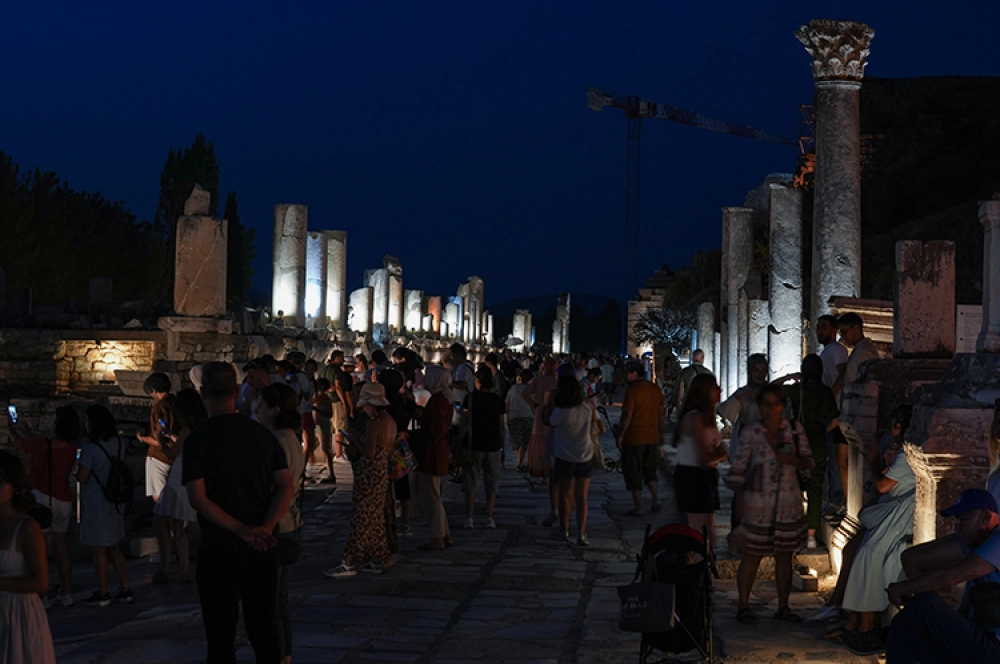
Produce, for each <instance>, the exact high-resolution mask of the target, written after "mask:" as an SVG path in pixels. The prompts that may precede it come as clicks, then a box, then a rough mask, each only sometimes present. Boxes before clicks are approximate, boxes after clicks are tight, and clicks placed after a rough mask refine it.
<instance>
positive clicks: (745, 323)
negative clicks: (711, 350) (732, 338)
mask: <svg viewBox="0 0 1000 664" xmlns="http://www.w3.org/2000/svg"><path fill="white" fill-rule="evenodd" d="M736 320H737V327H738V328H739V329H737V331H736V344H737V346H736V348H737V351H736V376H737V378H736V384H737V386H742V385H746V384H747V382H748V381H749V379H750V374H748V373H747V359H748V358H749V357H750V298H749V297H747V291H746V289H745V288H741V289H740V293H739V299H738V300H737V303H736Z"/></svg>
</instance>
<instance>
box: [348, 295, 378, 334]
mask: <svg viewBox="0 0 1000 664" xmlns="http://www.w3.org/2000/svg"><path fill="white" fill-rule="evenodd" d="M374 295H375V291H374V289H373V288H371V287H370V286H365V287H364V288H359V289H358V290H356V291H352V292H351V301H350V304H348V305H347V328H348V329H350V330H353V331H354V332H357V333H358V334H363V335H365V336H366V337H369V338H370V337H371V333H372V302H373V298H374Z"/></svg>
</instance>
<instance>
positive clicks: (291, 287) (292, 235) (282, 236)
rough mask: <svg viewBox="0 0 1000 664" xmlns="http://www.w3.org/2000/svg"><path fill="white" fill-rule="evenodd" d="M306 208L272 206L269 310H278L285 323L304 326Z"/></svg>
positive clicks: (307, 220)
mask: <svg viewBox="0 0 1000 664" xmlns="http://www.w3.org/2000/svg"><path fill="white" fill-rule="evenodd" d="M308 228H309V211H308V208H307V207H306V206H305V205H275V206H274V279H273V282H272V292H271V309H272V313H273V314H274V316H275V317H277V316H278V315H279V314H278V312H279V311H280V312H281V315H282V317H283V319H284V321H285V324H286V325H295V326H297V327H304V326H305V324H306V315H305V291H306V232H307V229H308Z"/></svg>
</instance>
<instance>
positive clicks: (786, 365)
mask: <svg viewBox="0 0 1000 664" xmlns="http://www.w3.org/2000/svg"><path fill="white" fill-rule="evenodd" d="M770 187H771V220H770V221H771V278H770V282H771V291H770V293H769V297H768V305H769V307H770V309H769V314H770V318H771V323H770V329H769V333H768V350H767V354H768V360H769V362H770V365H771V375H772V376H784V375H787V374H790V373H795V372H797V371H798V370H799V366H800V364H801V363H802V191H801V190H800V189H794V188H792V187H786V186H784V185H780V184H772V185H770Z"/></svg>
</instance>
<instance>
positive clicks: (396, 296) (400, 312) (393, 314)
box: [382, 256, 405, 333]
mask: <svg viewBox="0 0 1000 664" xmlns="http://www.w3.org/2000/svg"><path fill="white" fill-rule="evenodd" d="M382 263H383V265H385V269H386V272H388V273H389V312H388V315H389V330H390V331H392V332H395V333H399V332H401V331H402V330H403V318H404V306H405V305H404V302H403V266H402V265H401V264H400V262H399V260H398V259H397V258H396V257H395V256H384V257H383V258H382Z"/></svg>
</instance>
